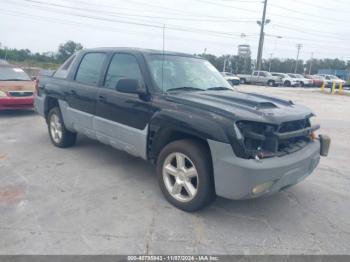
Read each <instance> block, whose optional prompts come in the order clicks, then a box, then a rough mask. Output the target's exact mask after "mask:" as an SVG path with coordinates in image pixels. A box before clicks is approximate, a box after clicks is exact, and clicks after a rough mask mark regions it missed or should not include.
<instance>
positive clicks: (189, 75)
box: [148, 54, 231, 92]
mask: <svg viewBox="0 0 350 262" xmlns="http://www.w3.org/2000/svg"><path fill="white" fill-rule="evenodd" d="M148 63H149V67H150V70H151V74H152V77H153V79H154V81H155V82H156V84H157V86H158V87H159V89H160V90H162V91H163V92H166V91H168V90H170V89H173V90H180V89H181V88H184V89H182V90H191V91H195V90H208V89H213V88H218V87H223V88H227V89H229V88H231V86H230V84H229V83H228V82H227V81H226V80H225V79H224V78H223V77H222V75H221V74H220V73H219V71H217V70H216V68H215V67H214V66H213V65H212V64H210V63H209V62H208V61H206V60H203V59H199V58H194V57H185V56H174V55H164V56H163V55H161V54H159V55H158V54H157V55H150V56H149V57H148Z"/></svg>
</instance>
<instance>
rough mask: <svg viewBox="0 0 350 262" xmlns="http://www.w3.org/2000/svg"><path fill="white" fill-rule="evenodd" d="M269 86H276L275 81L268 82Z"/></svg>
mask: <svg viewBox="0 0 350 262" xmlns="http://www.w3.org/2000/svg"><path fill="white" fill-rule="evenodd" d="M267 84H268V85H269V86H275V81H273V80H269V81H268V82H267Z"/></svg>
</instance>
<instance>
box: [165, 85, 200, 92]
mask: <svg viewBox="0 0 350 262" xmlns="http://www.w3.org/2000/svg"><path fill="white" fill-rule="evenodd" d="M181 90H184V91H205V89H202V88H197V87H192V86H182V87H175V88H170V89H168V90H167V92H169V91H181Z"/></svg>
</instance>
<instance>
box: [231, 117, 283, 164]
mask: <svg viewBox="0 0 350 262" xmlns="http://www.w3.org/2000/svg"><path fill="white" fill-rule="evenodd" d="M236 126H237V129H238V130H239V135H238V136H237V137H238V139H239V143H240V144H241V145H242V147H243V148H244V155H245V157H244V158H254V159H261V158H267V157H272V156H274V155H275V154H274V152H276V149H277V147H278V140H277V139H276V137H275V136H274V134H275V132H276V131H277V128H278V126H277V125H271V124H267V123H260V122H252V121H239V122H236ZM237 129H236V130H237Z"/></svg>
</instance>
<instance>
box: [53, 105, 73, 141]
mask: <svg viewBox="0 0 350 262" xmlns="http://www.w3.org/2000/svg"><path fill="white" fill-rule="evenodd" d="M47 127H48V131H49V136H50V139H51V142H52V144H54V145H55V146H57V147H61V148H65V147H71V146H73V145H74V144H75V141H76V139H77V134H76V133H73V132H70V131H69V130H67V129H66V127H65V125H64V123H63V118H62V114H61V111H60V109H59V108H58V107H54V108H52V109H51V110H50V111H49V113H48V115H47Z"/></svg>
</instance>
